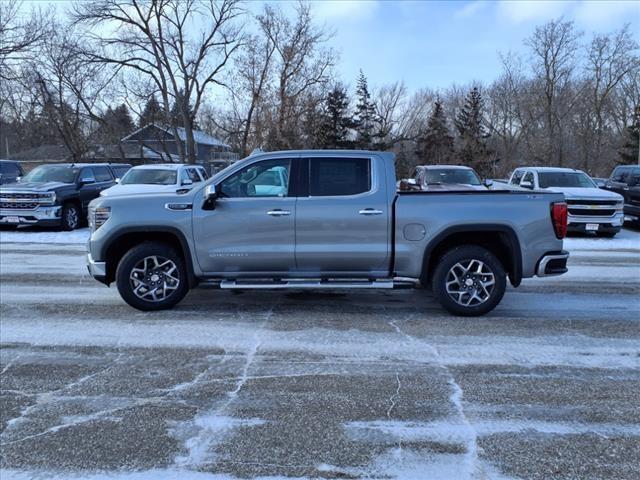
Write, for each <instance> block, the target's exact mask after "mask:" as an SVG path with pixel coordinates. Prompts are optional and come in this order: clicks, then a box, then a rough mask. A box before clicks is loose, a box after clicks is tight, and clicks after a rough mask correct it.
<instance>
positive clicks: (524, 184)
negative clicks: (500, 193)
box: [520, 180, 533, 190]
mask: <svg viewBox="0 0 640 480" xmlns="http://www.w3.org/2000/svg"><path fill="white" fill-rule="evenodd" d="M520 186H521V187H522V188H528V189H529V190H533V183H531V182H530V181H529V180H525V181H524V182H520Z"/></svg>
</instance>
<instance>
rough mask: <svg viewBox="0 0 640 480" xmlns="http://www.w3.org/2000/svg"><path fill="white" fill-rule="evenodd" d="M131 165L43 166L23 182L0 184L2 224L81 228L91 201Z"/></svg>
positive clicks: (78, 164) (83, 164) (61, 164)
mask: <svg viewBox="0 0 640 480" xmlns="http://www.w3.org/2000/svg"><path fill="white" fill-rule="evenodd" d="M129 168H131V165H128V164H109V163H58V164H51V165H42V166H39V167H36V168H34V169H33V170H31V172H29V173H28V174H27V175H25V176H24V177H23V178H22V180H21V181H20V183H12V184H8V185H3V186H2V187H0V225H3V226H17V225H44V226H60V227H62V228H63V229H64V230H74V229H76V228H78V227H79V226H80V225H81V224H82V223H84V220H86V218H87V206H88V205H89V202H90V201H91V200H93V199H94V198H96V197H98V196H99V195H100V192H101V191H102V190H104V189H105V188H109V187H111V186H113V185H114V184H115V181H116V178H119V177H120V176H121V175H122V174H123V172H124V171H126V170H128V169H129Z"/></svg>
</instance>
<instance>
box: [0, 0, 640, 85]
mask: <svg viewBox="0 0 640 480" xmlns="http://www.w3.org/2000/svg"><path fill="white" fill-rule="evenodd" d="M0 1H1V0H0ZM69 3H70V2H69V0H58V1H54V2H51V1H48V2H44V1H40V2H39V1H27V2H25V4H24V7H25V8H27V7H30V6H32V5H34V4H35V5H40V6H45V5H51V4H54V5H56V6H58V7H61V8H58V11H60V12H64V10H65V9H66V7H67V6H68V5H69ZM272 3H274V4H278V5H280V6H281V7H282V8H283V9H284V10H285V11H287V10H290V9H292V8H293V6H294V5H295V4H294V3H293V2H291V1H289V0H274V1H272ZM311 3H312V9H313V11H314V14H315V17H316V19H317V21H318V22H321V23H324V24H325V25H326V26H327V27H329V28H330V29H332V30H333V31H334V32H335V37H334V38H333V39H332V40H331V45H332V46H333V47H334V48H335V49H336V50H338V51H339V52H340V62H339V64H338V73H339V75H340V77H341V79H342V80H343V81H344V82H346V83H348V84H352V85H353V84H354V83H355V78H356V76H357V74H358V71H359V69H360V68H362V69H363V71H364V72H365V74H366V75H367V77H368V78H369V83H370V84H371V85H372V86H374V87H375V86H380V85H382V84H385V83H391V82H394V81H396V80H404V81H405V83H406V85H407V86H408V87H409V90H411V91H414V90H417V89H419V88H421V87H429V88H432V89H439V88H446V87H447V86H450V85H452V84H454V83H455V84H459V85H460V84H462V85H465V84H468V83H470V82H473V81H481V82H484V83H489V82H491V81H492V80H493V79H495V78H496V77H497V76H498V75H499V74H500V71H501V65H500V60H499V57H498V53H499V52H503V53H506V52H508V51H515V52H519V53H523V54H526V50H525V47H524V46H523V41H524V39H525V38H527V37H528V36H530V35H531V34H532V32H533V30H534V28H535V26H536V25H540V24H542V23H544V22H546V21H548V20H551V19H554V18H558V17H560V16H563V17H564V18H565V19H567V20H573V21H575V23H576V26H577V28H578V29H579V30H581V31H583V32H584V33H585V35H586V38H587V39H588V38H589V37H590V36H591V35H592V33H593V32H610V31H613V30H616V29H619V28H621V27H622V26H623V25H624V24H625V23H631V27H632V29H633V32H634V34H635V36H636V38H638V40H639V41H640V2H639V1H633V0H622V1H618V0H608V1H606V0H605V1H599V0H590V1H587V0H570V1H559V0H558V1H546V0H519V1H511V0H501V1H487V0H474V1H462V0H460V1H426V0H423V1H409V0H405V1H403V0H396V1H391V0H323V1H320V0H318V1H312V2H311ZM262 4H263V2H262V1H258V0H249V1H248V2H247V7H248V9H249V10H250V11H254V12H257V11H259V10H261V8H262Z"/></svg>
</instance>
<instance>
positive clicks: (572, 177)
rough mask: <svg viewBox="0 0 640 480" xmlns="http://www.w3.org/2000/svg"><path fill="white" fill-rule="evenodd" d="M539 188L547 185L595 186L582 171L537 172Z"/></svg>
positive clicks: (547, 186)
mask: <svg viewBox="0 0 640 480" xmlns="http://www.w3.org/2000/svg"><path fill="white" fill-rule="evenodd" d="M538 183H539V184H540V188H549V187H585V188H593V187H597V186H596V184H595V183H593V180H591V179H590V178H589V177H588V176H587V174H586V173H582V172H539V173H538Z"/></svg>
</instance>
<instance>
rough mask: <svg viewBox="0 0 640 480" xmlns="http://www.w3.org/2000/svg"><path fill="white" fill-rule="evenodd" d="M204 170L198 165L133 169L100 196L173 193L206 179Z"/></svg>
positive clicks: (180, 164)
mask: <svg viewBox="0 0 640 480" xmlns="http://www.w3.org/2000/svg"><path fill="white" fill-rule="evenodd" d="M207 178H208V177H207V172H206V170H205V169H204V168H203V167H202V166H200V165H187V164H184V163H177V164H176V163H168V164H153V165H140V166H137V167H133V168H132V169H131V170H129V171H128V172H127V173H126V175H124V176H123V177H122V178H121V179H120V180H119V182H118V184H117V185H114V186H113V187H111V188H108V189H106V190H103V191H102V193H101V194H100V195H101V196H103V197H104V196H113V195H130V194H139V193H158V192H175V191H176V190H179V189H183V190H184V189H185V187H186V188H191V187H192V186H193V185H196V184H199V183H200V182H203V181H205V180H206V179H207Z"/></svg>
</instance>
